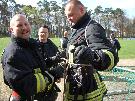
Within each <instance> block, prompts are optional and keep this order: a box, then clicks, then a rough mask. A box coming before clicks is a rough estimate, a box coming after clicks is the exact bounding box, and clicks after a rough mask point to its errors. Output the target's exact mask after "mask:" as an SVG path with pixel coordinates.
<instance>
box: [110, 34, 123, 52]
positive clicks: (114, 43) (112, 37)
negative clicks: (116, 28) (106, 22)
mask: <svg viewBox="0 0 135 101" xmlns="http://www.w3.org/2000/svg"><path fill="white" fill-rule="evenodd" d="M110 41H111V43H112V45H113V48H115V49H116V52H118V51H119V50H120V48H121V45H120V43H119V41H118V40H117V39H116V38H115V34H114V33H111V35H110Z"/></svg>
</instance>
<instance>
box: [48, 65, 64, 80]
mask: <svg viewBox="0 0 135 101" xmlns="http://www.w3.org/2000/svg"><path fill="white" fill-rule="evenodd" d="M49 73H50V74H52V75H53V76H54V81H56V80H58V79H60V78H62V77H63V73H64V68H63V66H61V65H60V64H59V65H57V66H56V67H55V68H51V69H50V71H49Z"/></svg>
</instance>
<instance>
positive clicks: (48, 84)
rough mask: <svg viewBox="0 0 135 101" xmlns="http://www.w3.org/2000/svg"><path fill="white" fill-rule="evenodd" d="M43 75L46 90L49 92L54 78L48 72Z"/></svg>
mask: <svg viewBox="0 0 135 101" xmlns="http://www.w3.org/2000/svg"><path fill="white" fill-rule="evenodd" d="M43 75H44V76H45V80H46V87H47V90H50V89H51V88H52V86H53V84H54V76H53V75H52V74H51V73H49V72H48V71H45V72H44V73H43Z"/></svg>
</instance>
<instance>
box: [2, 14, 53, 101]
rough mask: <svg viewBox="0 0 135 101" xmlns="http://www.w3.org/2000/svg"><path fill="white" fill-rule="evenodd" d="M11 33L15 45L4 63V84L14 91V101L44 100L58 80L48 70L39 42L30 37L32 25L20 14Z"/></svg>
mask: <svg viewBox="0 0 135 101" xmlns="http://www.w3.org/2000/svg"><path fill="white" fill-rule="evenodd" d="M10 30H11V32H12V34H11V42H10V44H9V45H8V46H7V47H6V48H5V50H4V52H3V55H2V60H1V63H2V68H3V77H4V82H5V84H6V85H8V86H9V87H10V89H12V90H13V92H12V94H11V96H10V101H33V100H36V101H44V99H45V97H46V95H45V92H47V91H49V90H50V89H51V87H52V84H53V83H54V77H53V76H52V75H51V74H50V73H49V72H48V71H47V70H46V69H45V67H46V64H45V62H44V61H43V59H42V57H41V55H40V52H39V51H38V48H36V47H37V42H36V40H34V39H32V38H30V32H31V27H30V24H29V22H28V20H27V19H26V17H25V16H24V15H22V14H17V15H15V16H14V17H13V18H12V19H11V22H10ZM48 101H50V100H48Z"/></svg>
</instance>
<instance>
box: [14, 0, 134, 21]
mask: <svg viewBox="0 0 135 101" xmlns="http://www.w3.org/2000/svg"><path fill="white" fill-rule="evenodd" d="M15 1H16V3H18V4H25V5H33V6H36V5H37V2H38V1H39V0H15ZM47 1H53V0H47ZM55 1H57V3H58V4H59V5H61V4H62V0H55ZM81 2H82V3H83V4H84V5H85V6H86V7H88V9H92V10H94V9H95V8H96V7H97V6H99V5H101V7H102V8H103V9H104V8H110V7H112V8H113V9H116V8H121V9H123V10H124V12H125V13H126V16H127V17H129V18H133V17H135V0H81Z"/></svg>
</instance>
